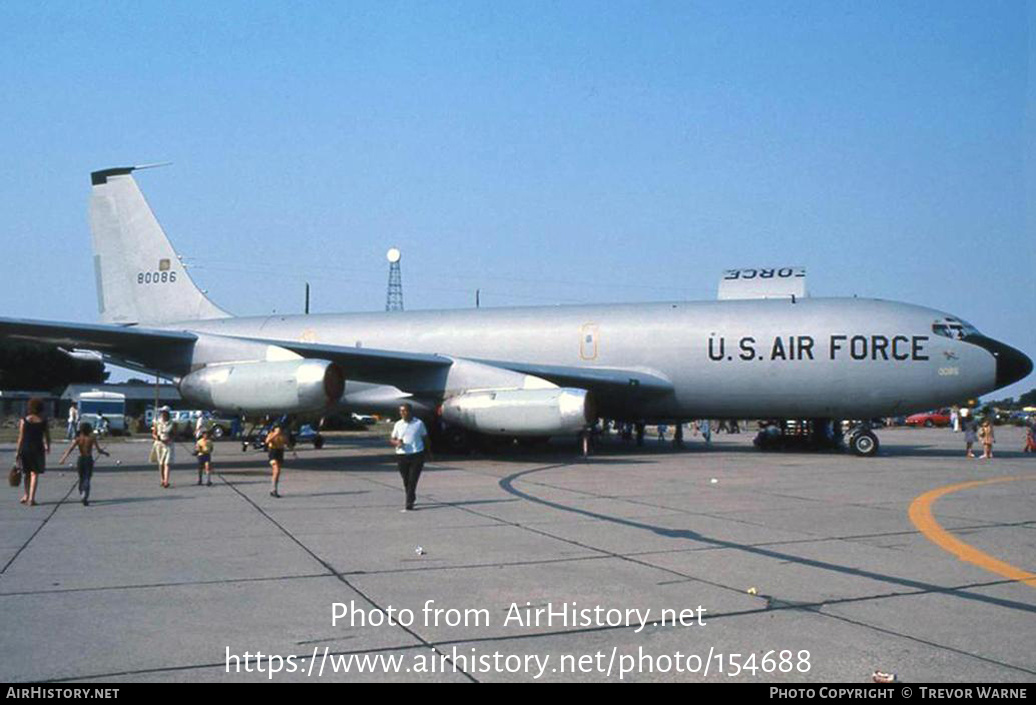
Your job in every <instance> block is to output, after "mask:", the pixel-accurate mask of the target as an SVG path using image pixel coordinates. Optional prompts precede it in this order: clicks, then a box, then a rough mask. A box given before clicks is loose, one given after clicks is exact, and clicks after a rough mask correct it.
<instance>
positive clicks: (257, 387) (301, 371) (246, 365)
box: [180, 360, 345, 414]
mask: <svg viewBox="0 0 1036 705" xmlns="http://www.w3.org/2000/svg"><path fill="white" fill-rule="evenodd" d="M343 391H345V375H344V374H343V373H342V369H341V368H340V367H339V366H338V365H336V364H335V363H333V362H328V361H327V360H289V361H285V362H242V363H231V364H222V365H209V366H208V367H204V368H202V369H200V370H198V371H196V372H192V373H191V374H189V375H187V376H186V377H184V378H183V379H182V380H180V394H181V395H182V396H183V398H184V399H187V400H188V401H191V402H193V403H196V404H199V405H200V406H202V407H205V408H211V409H222V410H227V411H230V410H233V411H237V412H241V413H251V414H263V413H297V412H304V411H319V410H321V409H325V408H327V407H328V406H331V405H333V404H335V403H337V402H338V400H339V399H341V397H342V392H343Z"/></svg>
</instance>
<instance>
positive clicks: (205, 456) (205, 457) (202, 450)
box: [194, 431, 212, 487]
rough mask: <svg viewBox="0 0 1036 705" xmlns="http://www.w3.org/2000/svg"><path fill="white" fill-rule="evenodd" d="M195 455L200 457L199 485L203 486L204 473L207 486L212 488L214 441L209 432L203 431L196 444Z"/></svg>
mask: <svg viewBox="0 0 1036 705" xmlns="http://www.w3.org/2000/svg"><path fill="white" fill-rule="evenodd" d="M194 454H195V455H196V456H198V484H199V485H200V484H201V476H202V473H204V474H205V480H206V482H205V484H206V485H208V486H209V487H212V439H211V438H209V432H208V431H202V432H201V436H200V437H199V438H198V442H197V443H195V444H194Z"/></svg>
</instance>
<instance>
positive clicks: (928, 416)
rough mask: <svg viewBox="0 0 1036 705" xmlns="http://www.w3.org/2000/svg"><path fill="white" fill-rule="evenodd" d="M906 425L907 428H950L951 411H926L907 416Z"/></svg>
mask: <svg viewBox="0 0 1036 705" xmlns="http://www.w3.org/2000/svg"><path fill="white" fill-rule="evenodd" d="M906 423H907V426H924V427H925V428H931V427H933V426H949V425H950V410H949V409H939V410H938V411H925V412H924V413H921V414H913V415H911V416H907V419H906Z"/></svg>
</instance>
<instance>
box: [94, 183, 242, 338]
mask: <svg viewBox="0 0 1036 705" xmlns="http://www.w3.org/2000/svg"><path fill="white" fill-rule="evenodd" d="M140 168H143V167H132V166H128V167H117V168H114V169H104V170H102V171H95V172H93V173H92V174H90V181H91V183H92V184H93V194H92V195H91V197H90V230H91V232H92V234H93V252H94V274H95V276H96V278H97V307H98V308H99V309H100V313H101V320H102V321H104V322H105V323H118V324H122V325H131V324H134V323H141V324H152V325H153V324H162V323H172V322H174V321H190V320H198V319H203V318H227V317H229V316H230V314H229V313H227V312H226V311H224V310H223V309H221V308H219V307H218V306H216V305H215V304H214V303H212V302H211V301H209V300H208V298H206V296H205V294H204V293H202V291H201V290H200V289H199V288H198V287H197V286H196V285H195V283H194V282H193V281H192V280H191V278H190V276H189V275H188V274H187V272H186V271H185V270H184V267H183V264H182V263H181V262H180V260H179V258H178V257H177V256H176V252H174V251H173V246H172V245H171V244H170V243H169V239H168V238H167V237H166V235H165V232H163V231H162V226H161V225H159V224H158V220H156V219H155V214H154V213H152V212H151V208H150V206H148V204H147V201H145V200H144V195H143V194H142V193H141V192H140V189H139V188H137V182H136V181H134V180H133V177H132V176H131V174H132V172H133V171H134V170H136V169H140Z"/></svg>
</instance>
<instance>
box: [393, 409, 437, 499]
mask: <svg viewBox="0 0 1036 705" xmlns="http://www.w3.org/2000/svg"><path fill="white" fill-rule="evenodd" d="M399 415H400V417H401V418H400V419H399V421H397V422H396V425H395V426H393V427H392V437H391V439H390V440H389V443H391V444H392V445H393V446H395V448H396V460H397V462H398V464H399V474H400V476H402V478H403V489H404V490H406V507H405V508H404V509H403V511H404V512H409V511H411V510H413V508H414V500H415V499H416V498H417V480H418V478H420V477H421V470H422V469H423V468H424V460H425V446H426V444H427V442H428V429H426V428H425V426H424V422H422V421H421V419H419V418H416V417H415V416H414V410H413V407H411V406H410V404H403V405H402V406H401V407H399ZM428 455H429V456H430V455H431V451H430V450H429V451H428Z"/></svg>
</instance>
